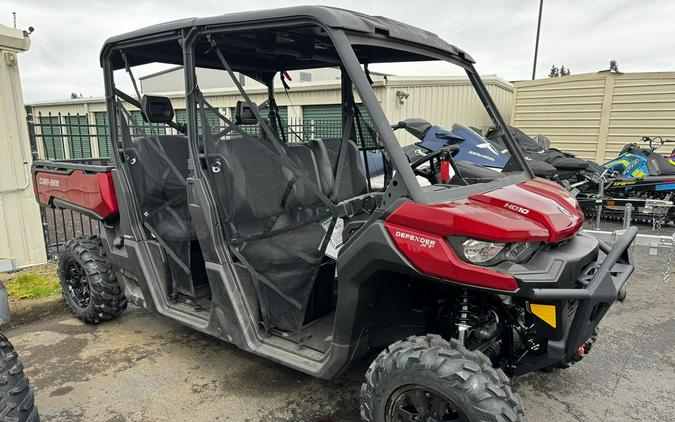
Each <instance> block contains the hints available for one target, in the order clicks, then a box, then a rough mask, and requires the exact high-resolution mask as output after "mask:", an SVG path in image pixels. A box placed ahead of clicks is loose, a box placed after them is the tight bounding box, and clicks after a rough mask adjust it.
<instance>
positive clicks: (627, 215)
mask: <svg viewBox="0 0 675 422" xmlns="http://www.w3.org/2000/svg"><path fill="white" fill-rule="evenodd" d="M632 214H633V204H631V203H630V202H629V203H627V204H626V207H625V209H624V212H623V229H624V230H628V227H630V220H631V218H632Z"/></svg>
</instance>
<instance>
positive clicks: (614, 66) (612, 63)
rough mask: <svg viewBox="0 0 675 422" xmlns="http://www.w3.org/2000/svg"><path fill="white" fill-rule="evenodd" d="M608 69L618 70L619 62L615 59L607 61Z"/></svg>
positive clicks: (611, 70)
mask: <svg viewBox="0 0 675 422" xmlns="http://www.w3.org/2000/svg"><path fill="white" fill-rule="evenodd" d="M609 70H610V72H617V73H618V72H619V64H618V63H617V62H616V60H614V59H612V60H610V61H609Z"/></svg>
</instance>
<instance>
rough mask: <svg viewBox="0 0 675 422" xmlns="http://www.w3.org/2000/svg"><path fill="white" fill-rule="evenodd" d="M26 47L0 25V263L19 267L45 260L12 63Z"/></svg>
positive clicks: (21, 38)
mask: <svg viewBox="0 0 675 422" xmlns="http://www.w3.org/2000/svg"><path fill="white" fill-rule="evenodd" d="M29 44H30V43H29V41H28V38H27V37H25V36H24V34H23V32H22V31H19V30H16V29H11V28H7V27H2V26H0V259H6V258H9V259H12V258H13V259H14V260H15V263H16V265H17V266H19V267H22V266H26V265H31V264H37V263H41V262H44V261H46V254H45V245H44V240H43V235H42V225H41V220H40V212H39V208H38V205H37V203H36V202H35V197H34V196H33V187H32V184H31V177H30V165H31V151H30V143H29V139H28V132H27V128H26V115H25V112H24V108H23V95H22V92H21V83H20V81H19V67H18V63H17V61H18V60H19V58H20V54H18V53H19V52H20V51H25V50H27V49H28V47H29Z"/></svg>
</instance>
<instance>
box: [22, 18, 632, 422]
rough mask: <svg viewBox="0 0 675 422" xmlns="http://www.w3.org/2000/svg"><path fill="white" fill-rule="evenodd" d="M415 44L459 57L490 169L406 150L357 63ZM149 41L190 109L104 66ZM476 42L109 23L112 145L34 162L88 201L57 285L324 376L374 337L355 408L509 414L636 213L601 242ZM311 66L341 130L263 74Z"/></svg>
mask: <svg viewBox="0 0 675 422" xmlns="http://www.w3.org/2000/svg"><path fill="white" fill-rule="evenodd" d="M419 61H436V62H438V61H445V62H450V63H452V64H454V65H457V66H459V67H461V68H463V69H464V70H465V71H466V74H467V76H468V78H469V80H470V81H471V83H472V85H473V87H474V89H475V92H476V94H477V96H478V97H479V98H480V100H481V101H482V103H483V104H484V105H485V109H486V111H487V113H488V114H489V115H490V117H491V118H492V120H493V122H494V125H495V126H496V127H499V128H501V130H502V131H503V133H505V134H506V135H505V136H506V146H507V147H508V149H509V151H510V155H511V157H512V159H511V161H510V163H509V165H507V167H506V168H505V169H504V172H503V177H500V178H499V179H497V180H494V181H489V182H484V183H473V184H469V183H468V182H467V180H465V179H464V178H463V177H462V174H461V171H460V169H458V168H457V166H456V165H455V164H454V162H453V159H452V155H453V153H455V152H456V151H455V150H454V149H452V148H446V149H443V150H440V151H435V152H433V153H431V154H429V155H427V156H426V157H425V159H424V160H423V162H418V163H416V165H415V169H414V170H413V169H412V168H411V166H410V163H409V162H408V160H407V159H406V157H405V155H404V153H403V152H402V149H401V146H400V144H399V141H398V140H397V139H396V138H395V136H394V133H393V132H392V129H391V127H390V122H389V121H388V120H387V118H386V117H385V114H384V112H383V110H382V108H381V106H380V99H378V98H377V96H376V94H375V92H374V89H373V87H372V86H371V82H372V81H371V78H370V75H369V72H368V66H372V65H374V64H382V63H385V64H386V63H391V62H419ZM157 62H158V63H165V64H172V65H181V66H183V69H184V72H185V97H186V116H187V124H182V123H178V122H177V121H176V119H175V111H174V109H173V107H172V103H171V101H169V99H168V98H165V97H160V96H149V95H141V93H139V92H132V93H131V94H129V93H125V92H123V91H122V90H121V89H119V88H118V87H117V85H116V80H117V79H119V78H120V77H123V78H131V81H132V82H134V76H133V69H134V68H135V67H136V66H140V65H145V64H148V63H157ZM473 63H474V61H473V59H472V58H471V56H469V54H467V53H466V52H464V51H462V50H460V49H458V48H456V47H454V46H452V45H450V44H448V43H446V42H444V41H443V40H441V39H440V38H438V37H437V36H436V35H434V34H432V33H429V32H427V31H424V30H421V29H418V28H415V27H412V26H409V25H405V24H402V23H400V22H396V21H393V20H390V19H387V18H384V17H376V16H367V15H364V14H360V13H355V12H351V11H346V10H341V9H334V8H328V7H314V6H311V7H295V8H287V9H274V10H266V11H256V12H247V13H237V14H229V15H221V16H215V17H211V18H199V19H184V20H178V21H174V22H169V23H165V24H162V25H156V26H151V27H148V28H143V29H140V30H138V31H134V32H131V33H128V34H124V35H120V36H116V37H113V38H110V39H109V40H108V41H107V42H106V43H105V45H104V46H103V50H102V52H101V65H102V67H103V72H104V76H105V88H106V97H107V109H108V119H109V125H108V130H109V133H110V137H111V139H112V140H113V145H112V146H113V151H114V153H113V154H112V157H111V162H110V163H109V164H105V165H102V163H99V164H92V163H89V164H86V163H83V162H78V161H72V160H71V161H36V162H35V163H34V165H33V174H34V182H35V191H36V196H37V198H38V201H39V202H40V203H41V204H43V205H45V206H51V207H61V208H70V209H73V210H76V211H79V212H81V213H83V214H86V215H89V216H91V217H94V218H97V219H99V220H101V221H102V224H101V232H100V235H99V237H98V238H93V239H91V238H90V239H77V240H73V241H71V242H69V243H68V245H67V246H66V248H65V250H64V251H63V253H61V255H60V267H59V275H60V277H61V283H62V286H63V292H64V296H65V297H66V300H67V302H68V305H69V306H70V308H71V309H72V310H73V312H74V313H75V314H76V315H77V316H78V317H79V318H80V319H82V320H84V321H86V322H91V323H98V322H101V321H105V320H109V319H113V318H115V317H117V316H118V315H119V314H120V313H121V312H122V311H123V310H124V309H125V307H126V303H127V300H128V301H131V302H133V303H135V304H137V305H139V306H142V307H144V308H146V309H148V310H149V311H151V312H156V313H158V314H162V315H164V316H167V317H169V318H172V319H175V320H178V321H180V322H182V323H183V324H185V325H187V326H190V327H193V328H194V329H197V330H199V331H202V332H205V333H208V334H210V335H213V336H215V337H217V338H220V339H223V340H225V341H228V342H231V343H233V344H235V345H236V346H238V347H240V348H242V349H245V350H248V351H251V352H253V353H256V354H258V355H261V356H264V357H267V358H269V359H272V360H274V361H276V362H279V363H282V364H284V365H287V366H290V367H292V368H295V369H298V370H300V371H303V372H306V373H308V374H311V375H314V376H317V377H321V378H331V377H334V376H336V375H338V374H340V373H341V372H342V371H343V370H345V368H347V367H348V366H349V365H351V364H352V363H353V362H355V361H356V360H358V359H362V358H364V357H366V356H368V355H369V354H370V353H379V355H378V356H377V357H376V358H375V360H374V361H373V363H372V364H371V366H370V368H369V369H368V372H367V373H366V379H365V382H364V384H363V387H362V390H361V415H362V417H363V419H364V420H366V421H432V420H433V421H448V420H468V421H479V420H480V421H486V420H490V421H504V420H509V421H516V420H522V419H523V418H524V414H523V413H524V410H523V406H522V402H521V400H520V399H519V398H518V396H517V395H516V394H514V393H513V392H512V391H511V388H510V387H509V379H508V378H507V376H506V375H505V373H506V374H509V375H518V374H522V373H525V372H529V371H534V370H538V369H542V368H549V367H555V366H567V365H569V364H570V363H573V362H575V361H577V360H579V359H580V358H581V357H583V355H584V354H585V353H586V352H587V351H588V348H589V346H590V343H591V340H592V339H594V330H595V328H596V326H597V325H598V323H599V322H600V320H601V319H602V318H603V316H604V315H605V313H606V312H607V310H608V309H609V307H610V306H611V305H612V304H613V303H614V302H615V301H616V300H617V298H618V297H619V295H620V294H621V293H622V291H623V289H624V285H625V283H626V281H627V279H628V277H629V275H630V274H631V272H632V271H633V266H632V263H631V259H630V256H629V253H628V246H629V244H630V243H631V242H632V240H633V238H634V236H635V234H636V232H635V230H634V229H629V230H628V231H627V232H626V234H625V235H624V236H623V237H622V238H620V239H619V240H618V241H617V242H616V244H615V245H614V246H613V247H610V246H608V245H607V244H605V243H603V242H599V241H598V240H596V239H595V238H593V237H590V236H588V235H586V234H584V233H583V232H581V231H580V229H581V226H582V222H583V214H582V212H581V210H580V209H579V206H578V205H577V203H576V201H575V199H574V198H572V197H571V196H570V195H569V194H568V193H567V192H565V191H564V190H563V189H562V188H560V187H559V186H557V185H555V184H553V183H551V182H548V181H544V180H540V179H536V178H534V177H533V175H532V172H531V170H530V169H529V167H528V165H527V162H526V161H525V159H524V158H523V155H522V153H521V151H520V149H519V148H518V147H517V146H516V144H515V143H514V140H513V139H512V137H511V135H510V132H509V131H508V130H507V129H506V125H505V123H504V121H503V119H502V117H501V116H500V115H499V112H498V110H497V107H496V106H495V104H494V102H493V101H492V99H491V98H490V96H489V95H488V92H487V90H486V88H485V86H484V85H483V83H482V82H481V79H480V77H479V76H478V73H477V72H476V70H475V69H474V66H473ZM322 67H333V68H339V69H340V70H341V75H342V76H341V100H340V102H341V104H342V107H341V109H342V128H341V129H342V130H341V133H340V135H339V136H334V137H329V136H324V137H321V138H315V139H308V137H307V134H306V133H297V131H292V130H287V128H286V127H285V122H284V121H283V119H282V118H281V113H280V106H279V105H278V104H279V102H283V101H284V94H283V91H282V90H280V89H275V86H274V81H275V79H277V78H279V75H284V74H285V72H287V71H293V70H299V69H315V68H322ZM198 69H217V70H220V71H221V72H223V73H224V75H225V76H227V80H228V86H230V87H231V88H230V90H231V91H232V92H236V93H237V94H238V95H239V97H240V101H239V102H238V103H237V105H236V107H235V108H234V110H233V111H232V112H229V111H226V110H224V109H221V108H217V107H214V106H212V105H211V104H210V103H209V101H208V98H207V96H206V95H205V94H204V93H203V92H202V91H201V90H200V88H199V77H198V75H199V73H198V72H197V70H198ZM125 74H126V75H125ZM240 75H245V76H246V77H248V78H251V79H254V80H255V81H257V82H258V83H259V84H258V85H257V86H258V88H257V89H253V88H251V89H249V91H251V92H249V91H247V89H246V87H245V86H244V85H242V82H241V80H242V79H241V78H240ZM281 80H282V81H283V80H284V79H283V76H282V77H281ZM132 85H133V86H134V87H135V86H136V84H135V82H134V83H133V84H132ZM259 87H263V88H262V89H261V88H259ZM254 94H255V97H252V95H254ZM254 98H255V99H256V100H258V101H260V104H256V103H255V102H254V101H253V99H254ZM263 99H264V101H263ZM130 109H138V110H140V112H141V114H142V116H143V120H144V121H145V123H146V124H141V123H139V122H138V120H135V119H133V118H132V116H131V114H130ZM372 157H380V159H381V160H382V162H381V164H382V167H383V169H384V170H383V176H378V177H379V179H378V178H374V177H371V172H370V169H369V167H370V166H371V164H372V162H373V161H372V160H371V159H370V158H372ZM418 177H420V178H425V179H427V181H429V182H431V183H424V184H425V185H426V186H424V187H423V186H421V185H420V183H419V180H418ZM600 253H602V254H604V255H605V257H604V260H602V261H600V260H599V254H600Z"/></svg>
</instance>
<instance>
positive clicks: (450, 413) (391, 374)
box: [361, 335, 525, 422]
mask: <svg viewBox="0 0 675 422" xmlns="http://www.w3.org/2000/svg"><path fill="white" fill-rule="evenodd" d="M361 417H362V418H363V420H364V421H367V422H399V421H439V422H440V421H465V422H478V421H481V422H482V421H495V422H497V421H510V422H516V421H524V420H525V416H524V413H523V403H522V401H521V399H520V397H519V396H518V395H517V394H515V393H513V391H511V387H510V386H509V379H508V377H507V376H506V375H505V374H504V372H503V371H502V370H500V369H497V370H496V369H494V368H493V367H492V365H491V363H490V360H489V359H488V358H487V357H486V356H485V355H484V354H482V353H480V352H477V351H470V350H468V349H466V348H465V347H464V346H462V345H461V344H460V343H459V342H458V341H456V340H454V339H453V340H451V341H450V342H448V341H446V340H444V339H443V338H441V337H440V336H436V335H427V336H424V337H410V338H408V339H407V340H404V341H398V342H396V343H394V344H392V345H391V346H389V347H388V348H387V349H385V350H384V351H383V352H382V353H380V355H379V356H378V357H377V358H376V359H375V360H374V361H373V363H372V364H371V365H370V367H369V368H368V371H367V372H366V382H365V383H363V385H362V386H361Z"/></svg>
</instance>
